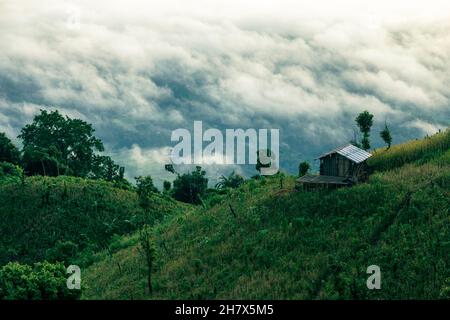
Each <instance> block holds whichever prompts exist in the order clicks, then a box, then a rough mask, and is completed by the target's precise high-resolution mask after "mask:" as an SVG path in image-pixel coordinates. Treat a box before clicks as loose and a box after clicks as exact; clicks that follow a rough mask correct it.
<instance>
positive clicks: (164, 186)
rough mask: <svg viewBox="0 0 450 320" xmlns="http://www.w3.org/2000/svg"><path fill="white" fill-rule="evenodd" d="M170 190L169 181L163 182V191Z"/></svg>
mask: <svg viewBox="0 0 450 320" xmlns="http://www.w3.org/2000/svg"><path fill="white" fill-rule="evenodd" d="M170 188H172V184H171V183H170V181H167V180H164V182H163V189H164V191H165V192H169V191H170Z"/></svg>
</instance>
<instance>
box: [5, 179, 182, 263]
mask: <svg viewBox="0 0 450 320" xmlns="http://www.w3.org/2000/svg"><path fill="white" fill-rule="evenodd" d="M16 180H17V181H16ZM16 180H14V179H8V181H7V183H3V184H0V234H1V237H0V265H3V264H6V263H7V262H9V261H19V262H22V263H34V262H38V261H42V260H59V261H62V260H64V259H65V260H67V261H65V260H64V261H65V262H67V263H73V262H77V263H80V264H86V263H88V262H89V261H87V260H89V259H91V257H92V254H93V253H94V252H97V251H100V250H102V249H104V248H109V244H110V242H111V239H114V238H113V237H114V235H116V237H117V235H123V234H127V233H129V232H132V231H134V230H136V229H137V227H138V226H139V225H140V223H142V222H143V221H147V222H149V221H152V220H153V219H155V218H161V217H163V216H164V215H166V214H170V213H171V212H173V211H174V210H177V208H181V207H182V205H181V204H179V203H177V202H176V201H174V200H172V199H171V198H167V197H164V196H161V195H156V194H155V195H154V196H153V197H152V207H151V208H150V210H149V211H148V212H144V211H143V210H142V209H141V208H140V207H139V203H138V197H137V195H136V193H135V192H134V191H129V190H124V189H120V188H116V187H114V185H113V184H112V183H109V182H105V181H100V180H89V179H81V178H74V177H64V176H60V177H57V178H51V177H40V176H35V177H30V178H27V179H26V180H25V183H24V184H22V183H21V181H20V179H16Z"/></svg>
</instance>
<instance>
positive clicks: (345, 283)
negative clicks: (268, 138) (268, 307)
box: [83, 141, 450, 299]
mask: <svg viewBox="0 0 450 320" xmlns="http://www.w3.org/2000/svg"><path fill="white" fill-rule="evenodd" d="M423 143H427V142H426V141H424V142H423ZM393 150H395V149H394V148H393ZM426 155H427V156H426V160H423V161H420V160H421V158H420V157H416V158H415V159H414V161H412V160H411V161H406V162H404V163H399V162H397V163H396V165H395V166H394V165H391V166H389V170H387V171H384V172H378V173H375V174H373V175H372V176H371V178H370V181H369V182H368V183H365V184H361V185H358V186H355V187H353V188H344V189H339V190H335V191H323V192H304V191H298V192H297V191H295V190H294V177H288V178H284V181H283V189H281V188H280V177H279V176H274V177H270V178H264V179H260V180H249V181H247V182H246V183H245V184H244V185H243V186H241V187H240V188H239V189H237V190H234V191H232V192H231V194H230V197H229V198H227V199H226V200H224V201H222V202H221V203H219V204H217V205H215V206H213V207H211V208H202V207H198V208H196V209H195V210H190V211H188V212H185V213H183V214H180V215H178V216H174V217H173V218H172V219H170V220H167V221H165V222H164V223H161V224H157V225H155V226H154V228H153V238H154V241H155V243H156V247H157V257H156V260H155V270H154V272H153V279H154V280H153V286H154V292H153V295H151V296H149V294H148V293H147V291H146V289H145V287H146V267H145V264H144V260H143V257H142V254H141V252H140V250H139V244H138V235H137V234H135V235H133V236H130V237H126V238H123V239H122V240H121V249H118V250H117V251H116V252H114V253H113V254H109V255H104V258H103V260H101V261H99V262H97V263H94V264H93V265H91V266H90V267H89V268H88V269H86V270H85V271H84V273H83V274H84V276H83V281H84V282H83V286H84V291H83V298H85V299H99V298H101V299H149V298H151V299H379V298H382V299H412V298H416V299H417V298H420V299H431V298H440V297H442V298H445V297H447V298H448V297H450V295H449V292H450V256H449V252H450V216H449V207H450V151H445V150H440V149H439V150H436V152H435V153H434V156H432V155H430V152H427V153H426ZM376 157H377V155H376V156H375V157H374V158H376ZM409 159H410V158H409ZM380 163H381V162H380ZM386 166H387V165H386ZM230 206H231V207H230ZM231 208H232V209H231ZM370 265H378V266H380V269H381V273H382V290H368V289H367V287H366V280H367V278H368V276H369V275H368V274H367V273H366V269H367V267H368V266H370Z"/></svg>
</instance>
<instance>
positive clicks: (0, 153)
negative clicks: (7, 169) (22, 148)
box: [0, 132, 20, 164]
mask: <svg viewBox="0 0 450 320" xmlns="http://www.w3.org/2000/svg"><path fill="white" fill-rule="evenodd" d="M19 160H20V152H19V149H17V147H16V146H15V145H14V144H13V143H12V142H11V140H9V138H8V137H7V136H6V134H5V133H3V132H0V162H9V163H13V164H18V163H19Z"/></svg>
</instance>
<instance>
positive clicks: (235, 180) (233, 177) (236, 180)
mask: <svg viewBox="0 0 450 320" xmlns="http://www.w3.org/2000/svg"><path fill="white" fill-rule="evenodd" d="M243 182H244V178H243V177H242V176H241V175H239V174H237V173H236V172H234V171H233V172H232V173H231V174H230V175H229V176H228V177H226V176H224V175H222V176H220V178H219V182H217V183H216V185H215V187H216V189H226V188H232V189H235V188H237V187H239V186H240V185H241V184H242V183H243Z"/></svg>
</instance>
